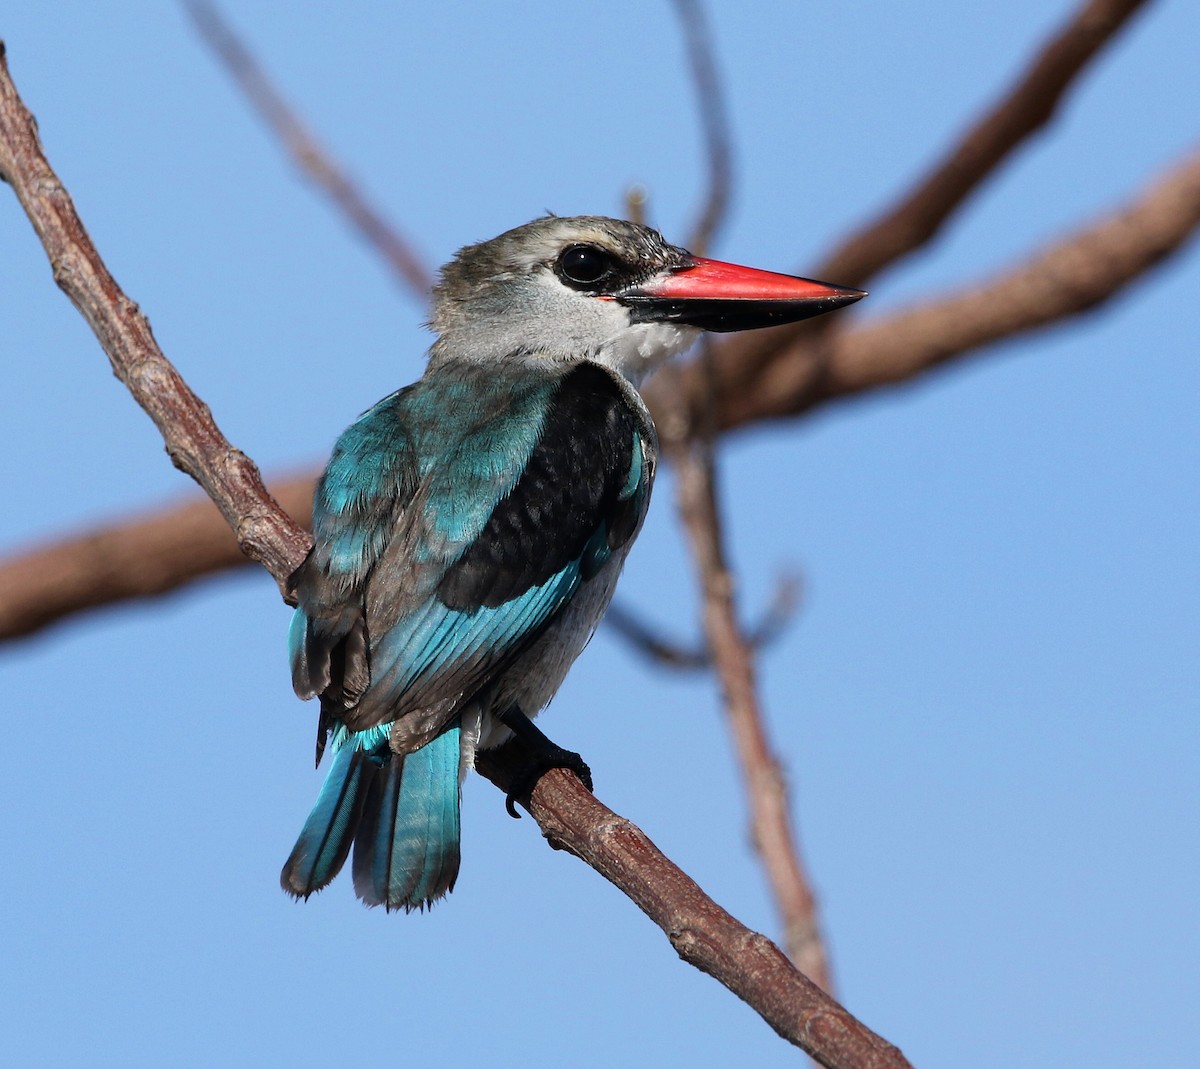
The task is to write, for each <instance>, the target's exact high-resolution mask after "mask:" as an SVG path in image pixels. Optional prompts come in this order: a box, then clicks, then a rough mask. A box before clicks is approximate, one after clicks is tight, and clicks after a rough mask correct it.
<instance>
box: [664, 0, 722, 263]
mask: <svg viewBox="0 0 1200 1069" xmlns="http://www.w3.org/2000/svg"><path fill="white" fill-rule="evenodd" d="M675 11H676V13H677V14H678V16H679V22H680V24H681V25H682V27H683V32H684V35H685V37H686V38H687V52H688V65H689V66H690V68H691V73H692V84H693V85H694V86H695V89H696V104H697V107H698V109H699V114H700V125H701V127H702V128H703V130H704V146H705V157H706V159H707V160H708V193H707V195H706V196H705V199H704V207H703V209H702V210H701V212H700V218H699V219H698V220H697V222H696V226H695V228H694V229H693V230H692V234H691V237H690V238H688V242H687V247H688V248H689V249H691V250H692V252H694V253H698V254H702V253H704V252H705V251H706V250H707V249H708V247H709V246H710V245H711V244H712V239H713V235H714V234H716V232H717V228H718V227H719V226H720V225H721V224H722V222H724V220H725V216H726V214H727V213H728V211H729V190H730V186H731V184H732V174H733V153H732V150H731V148H730V144H731V139H730V136H729V119H728V117H727V116H726V113H725V98H724V94H723V93H722V92H721V83H720V80H719V78H718V77H717V64H716V59H715V57H714V55H713V42H712V29H711V27H710V26H709V24H708V16H707V15H706V14H705V11H704V7H703V5H702V4H700V3H699V0H675Z"/></svg>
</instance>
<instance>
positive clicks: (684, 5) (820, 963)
mask: <svg viewBox="0 0 1200 1069" xmlns="http://www.w3.org/2000/svg"><path fill="white" fill-rule="evenodd" d="M675 6H676V9H677V11H678V13H679V17H680V19H681V21H682V22H683V26H684V30H685V32H686V34H687V38H688V55H689V59H690V66H691V71H692V81H693V83H694V84H695V88H696V99H697V102H698V105H699V111H700V118H701V125H702V126H703V128H704V132H705V145H706V150H707V152H706V155H707V158H708V193H707V196H706V197H705V201H704V209H703V212H702V213H701V217H700V220H699V222H698V224H697V226H696V228H695V231H694V233H693V237H692V248H693V251H695V252H698V253H703V252H705V251H706V249H707V243H708V241H709V240H710V239H711V237H712V235H713V234H714V233H715V231H716V228H717V227H718V226H720V224H721V223H722V222H723V221H724V218H725V214H726V211H727V209H728V206H729V191H730V174H731V167H730V137H729V130H728V126H727V123H726V119H725V107H724V96H723V93H722V88H721V83H720V80H719V79H718V77H717V72H716V62H715V60H714V58H713V54H712V37H711V34H710V33H709V30H708V25H707V23H706V21H705V19H704V13H703V10H702V9H701V7H700V5H699V4H698V3H697V2H695V0H676V5H675ZM711 361H712V344H711V339H708V338H706V339H705V340H704V341H703V342H702V343H701V349H700V366H701V368H702V369H703V370H704V371H705V372H706V373H707V374H706V376H705V378H706V385H707V391H706V395H705V398H704V401H705V409H704V418H703V421H702V424H701V426H700V428H699V434H698V435H697V436H696V437H695V438H694V439H692V440H691V441H688V440H686V439H681V438H673V437H671V436H670V434H669V433H668V434H667V436H665V438H664V441H665V443H666V445H667V454H668V456H669V457H670V459H671V460H672V461H673V463H674V464H675V466H676V469H677V470H678V474H679V482H678V495H679V498H678V499H679V513H680V519H681V520H682V522H683V526H684V529H685V530H686V532H687V534H688V540H689V542H690V544H691V548H692V557H693V559H694V560H695V564H696V574H697V579H698V581H699V583H700V593H701V602H702V605H703V621H704V632H705V636H706V638H707V645H708V649H709V651H710V653H711V655H712V659H713V663H714V667H715V669H716V674H717V678H718V680H719V681H720V686H721V694H722V698H723V705H724V708H725V715H726V719H727V721H728V723H729V728H730V732H731V734H732V735H733V741H734V747H735V750H736V752H737V755H738V760H739V763H740V765H741V771H742V779H743V782H744V785H745V790H746V794H747V795H748V797H749V802H750V838H751V841H752V842H753V843H754V845H755V848H756V850H757V852H758V855H759V857H760V859H761V860H762V863H763V868H764V869H765V871H766V875H767V884H768V886H769V887H770V889H771V893H772V896H773V898H774V900H775V906H776V908H777V909H778V910H779V913H780V916H781V918H782V920H783V928H784V933H785V942H786V945H787V949H788V954H789V956H790V957H791V959H792V961H794V962H795V963H796V965H797V966H798V967H799V968H800V970H801V971H802V972H803V973H804V974H805V975H806V976H808V977H809V978H810V979H812V980H813V981H814V982H815V983H816V984H817V985H818V986H819V987H821V988H823V989H824V990H826V991H829V990H831V986H830V977H829V962H828V958H827V956H826V953H825V946H824V942H823V940H822V938H821V930H820V926H819V925H818V923H817V910H816V902H815V900H814V898H813V894H812V890H811V888H810V886H809V882H808V876H807V874H806V872H805V870H804V865H803V864H802V862H801V861H800V847H799V843H798V842H797V841H796V834H795V830H794V828H793V826H792V821H791V815H790V802H789V799H788V792H787V786H786V783H785V780H784V775H783V766H782V765H781V763H780V761H779V759H778V757H776V756H775V754H774V753H773V752H772V748H771V745H770V742H769V740H768V734H767V727H766V723H765V721H764V719H763V710H762V703H761V701H760V700H759V696H758V679H757V672H756V670H755V664H754V648H753V646H752V645H751V643H750V642H749V641H748V640H747V638H746V636H745V635H744V634H743V633H742V629H741V625H740V623H739V622H738V615H737V607H736V603H735V598H734V577H733V573H732V571H731V569H730V567H729V562H728V559H727V557H726V554H725V547H724V533H723V531H722V526H721V515H720V509H719V507H718V505H717V479H718V466H717V456H716V450H715V448H714V442H715V437H716V433H715V427H714V424H713V421H712V412H713V408H714V406H715V401H716V397H715V393H714V389H713V387H714V382H713V379H712V376H711ZM679 423H680V420H678V419H668V420H667V421H666V425H667V427H668V428H673V427H675V426H677V425H678V424H679Z"/></svg>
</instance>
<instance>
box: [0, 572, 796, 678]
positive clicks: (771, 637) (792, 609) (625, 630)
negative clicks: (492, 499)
mask: <svg viewBox="0 0 1200 1069" xmlns="http://www.w3.org/2000/svg"><path fill="white" fill-rule="evenodd" d="M3 576H4V571H3V566H0V579H2V578H3ZM2 587H3V584H2V583H0V589H2ZM799 605H800V581H799V580H798V579H797V578H796V577H795V576H792V575H785V576H783V577H782V578H781V579H780V580H779V581H778V583H776V586H775V594H774V596H773V597H772V598H771V604H770V605H768V606H767V611H766V612H764V613H763V615H762V619H760V620H759V621H758V623H757V624H755V625H754V626H753V627H750V628H747V629H746V644H747V645H748V646H749V647H750V648H751V649H752V650H754V651H755V652H758V651H759V650H762V649H765V648H766V647H767V646H769V645H770V644H771V643H772V642H774V641H775V639H777V638H778V637H779V636H780V635H781V634H782V633H783V630H784V628H786V627H787V625H788V624H789V623H791V621H792V617H794V616H795V614H796V609H797V608H798V607H799ZM3 614H4V599H3V597H2V596H0V621H3V618H4V615H3ZM604 626H605V627H606V628H609V629H610V630H612V631H615V632H616V633H617V634H618V635H620V637H621V638H623V639H624V640H625V641H626V642H628V643H629V645H630V646H631V647H632V648H633V650H634V651H635V652H636V653H640V654H641V655H642V656H643V657H646V658H648V659H649V660H651V661H654V662H655V663H656V664H660V665H664V666H666V667H667V668H679V669H683V670H684V671H688V670H692V669H704V668H711V667H713V658H712V655H711V654H710V653H709V651H708V646H707V645H705V644H703V643H702V644H699V645H693V646H687V645H685V644H684V643H682V642H679V641H676V640H673V639H669V638H666V637H665V636H664V635H662V634H661V633H660V632H658V631H657V630H656V629H655V628H653V627H651V625H650V624H648V623H647V622H646V621H645V620H643V619H642V618H641V617H640V616H638V614H637V613H635V612H633V611H632V610H630V609H626V608H625V607H624V606H622V605H621V604H620V603H619V602H616V601H614V602H613V603H612V604H611V605H610V606H609V607H608V612H606V613H605V614H604ZM3 637H4V634H3V631H0V639H2V638H3Z"/></svg>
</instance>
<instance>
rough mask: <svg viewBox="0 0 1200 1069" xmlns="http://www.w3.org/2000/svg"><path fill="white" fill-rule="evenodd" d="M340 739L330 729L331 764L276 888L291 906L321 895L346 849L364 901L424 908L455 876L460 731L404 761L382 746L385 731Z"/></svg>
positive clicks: (448, 732) (441, 737) (453, 728)
mask: <svg viewBox="0 0 1200 1069" xmlns="http://www.w3.org/2000/svg"><path fill="white" fill-rule="evenodd" d="M344 731H345V729H344V728H341V729H338V730H336V731H335V738H334V745H335V746H336V747H337V749H336V752H335V754H334V759H333V763H332V765H331V766H330V769H329V774H328V776H326V778H325V783H324V785H323V786H322V788H321V793H320V794H319V795H318V797H317V802H316V805H315V806H313V810H312V812H311V813H310V814H309V817H308V820H307V821H306V822H305V824H304V829H303V831H301V833H300V838H299V839H298V840H297V842H296V846H295V848H294V849H293V850H292V855H291V857H289V858H288V860H287V864H285V865H284V867H283V874H282V877H281V882H282V884H283V888H284V890H285V891H287V892H289V893H290V894H292V895H295V896H296V897H297V898H307V897H308V896H309V895H310V894H312V893H313V892H314V891H319V890H320V889H321V888H322V887H324V886H325V885H326V884H328V883H329V882H330V881H331V880H332V879H333V878H334V876H336V875H337V874H338V872H339V871H340V869H341V868H342V865H343V864H345V861H346V857H347V855H348V854H349V852H350V846H351V844H352V843H353V845H354V865H353V874H354V890H355V891H356V893H357V894H358V897H359V898H361V899H362V900H363V902H365V903H366V904H367V905H368V906H384V907H385V908H386V909H388V910H389V911H390V910H393V909H405V910H413V909H423V908H424V907H425V906H427V905H431V904H432V903H433V902H434V901H436V900H437V899H438V898H441V897H442V895H444V894H446V893H447V892H448V891H450V890H451V888H453V886H454V881H455V879H456V878H457V876H458V866H459V740H460V735H461V731H460V729H459V725H458V724H457V722H456V723H455V724H453V725H452V726H451V727H449V728H447V729H446V730H445V731H443V732H442V734H441V735H439V736H438V737H437V738H435V739H434V740H433V741H432V742H430V743H428V744H426V745H425V746H423V747H421V749H419V750H416V751H414V752H413V753H410V754H407V755H405V756H403V757H401V756H399V755H397V754H394V753H393V752H392V751H391V749H390V747H389V746H388V741H387V728H386V726H381V727H376V728H370V729H368V730H366V731H361V732H357V733H354V734H350V735H349V736H346V735H343V737H342V738H341V739H338V738H337V737H336V736H337V735H338V734H339V733H341V732H344ZM339 743H340V745H339Z"/></svg>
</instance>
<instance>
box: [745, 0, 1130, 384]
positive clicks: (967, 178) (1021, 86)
mask: <svg viewBox="0 0 1200 1069" xmlns="http://www.w3.org/2000/svg"><path fill="white" fill-rule="evenodd" d="M1145 3H1146V0H1086V2H1084V3H1083V4H1082V5H1081V6H1080V7H1079V8H1078V9H1077V10H1076V11H1075V13H1074V15H1072V17H1071V18H1070V20H1069V21H1068V22H1067V23H1066V25H1065V26H1063V27H1062V29H1061V30H1059V32H1058V33H1057V34H1055V36H1054V37H1053V38H1052V39H1051V40H1050V41H1048V42H1047V43H1046V45H1045V46H1044V47H1043V48H1042V50H1041V51H1040V52H1039V53H1038V54H1037V56H1035V57H1034V59H1033V61H1032V62H1031V63H1030V64H1029V66H1028V67H1027V68H1026V69H1025V71H1024V73H1023V74H1022V75H1021V77H1020V78H1018V79H1017V81H1016V82H1015V83H1014V84H1013V85H1012V86H1011V87H1010V88H1009V90H1008V91H1007V92H1006V93H1005V94H1004V95H1003V96H1002V97H1001V98H1000V99H999V100H998V101H997V102H996V103H995V104H994V105H993V106H992V107H991V108H990V109H989V110H987V111H986V112H984V114H983V116H982V117H981V118H980V119H979V120H978V121H977V122H976V123H974V125H972V126H971V128H970V129H969V130H967V132H966V133H965V134H964V135H963V136H962V137H961V138H960V139H959V140H958V141H957V142H956V143H954V144H953V145H952V146H951V148H950V149H949V151H948V152H947V153H946V154H945V155H944V156H943V157H941V158H940V159H939V160H937V161H936V162H935V163H934V165H933V166H932V167H931V168H930V170H929V172H928V173H927V174H926V176H925V177H924V178H923V179H922V180H921V181H919V182H918V183H917V184H916V185H915V186H913V187H912V188H910V189H909V190H908V191H907V192H905V193H904V194H903V195H902V196H901V197H900V198H899V200H897V201H896V202H895V203H894V204H892V205H891V206H890V207H888V208H886V209H884V211H883V212H881V213H880V215H879V216H877V217H876V218H875V219H873V220H872V221H871V222H870V223H867V224H866V225H865V226H863V227H861V228H860V229H859V230H857V231H856V232H855V233H853V234H851V235H850V237H848V238H846V239H844V240H843V241H842V242H841V243H840V244H839V245H838V246H837V247H836V248H835V249H834V251H833V252H831V253H830V254H828V255H827V256H825V258H824V259H823V260H822V261H821V262H820V264H819V265H818V266H817V267H816V268H814V269H813V274H814V275H815V276H816V277H818V278H828V279H831V280H834V281H837V282H839V283H840V284H842V285H844V286H860V287H861V286H865V285H866V283H867V282H869V281H870V279H871V278H872V277H874V276H875V275H876V274H878V272H880V271H881V270H883V269H884V268H885V267H889V266H891V265H893V264H895V263H896V262H897V261H898V260H900V259H901V258H903V257H904V256H907V255H908V254H909V253H912V252H914V251H915V250H917V249H919V248H921V247H922V246H923V245H925V244H927V243H928V242H929V241H930V240H932V239H933V238H934V237H935V236H936V235H937V234H938V232H939V231H940V230H941V228H942V226H943V225H944V224H945V223H946V221H947V220H948V219H949V218H950V217H951V216H952V215H953V214H954V213H955V212H956V211H957V210H958V209H959V208H960V207H962V205H963V204H964V203H965V202H966V200H967V199H968V198H969V197H970V195H971V194H972V193H973V192H974V191H975V190H976V189H978V188H979V186H980V185H981V184H982V183H983V182H984V181H985V180H986V179H987V178H988V177H989V176H990V175H992V174H993V173H994V172H995V170H996V169H997V168H998V167H999V166H1000V164H1002V163H1003V162H1004V161H1005V160H1006V159H1007V158H1008V157H1009V156H1010V155H1011V154H1012V153H1013V152H1014V151H1015V150H1016V149H1017V148H1019V147H1020V146H1021V145H1023V144H1024V143H1025V141H1026V140H1027V139H1028V138H1029V137H1031V136H1032V135H1033V134H1035V133H1037V132H1038V131H1039V130H1040V129H1042V127H1044V126H1045V125H1046V124H1047V123H1048V122H1049V121H1050V120H1051V119H1052V118H1053V117H1054V114H1055V113H1056V111H1057V110H1058V108H1059V106H1060V105H1061V103H1062V101H1063V100H1064V99H1065V97H1066V93H1067V91H1068V90H1069V89H1070V88H1071V86H1072V85H1074V83H1075V81H1076V79H1077V78H1078V76H1079V75H1080V74H1081V73H1082V72H1083V71H1084V70H1086V69H1087V66H1088V64H1089V63H1090V62H1091V61H1092V60H1093V59H1094V58H1095V57H1096V55H1097V54H1098V53H1099V52H1100V51H1101V49H1102V48H1103V47H1104V45H1105V44H1107V43H1108V42H1109V41H1110V40H1112V38H1113V37H1115V36H1116V34H1117V32H1118V31H1119V30H1120V29H1121V28H1122V27H1123V26H1124V25H1125V24H1126V22H1128V21H1129V19H1130V17H1131V16H1132V15H1133V14H1134V13H1135V12H1136V11H1137V10H1138V9H1139V8H1141V7H1142V6H1144V4H1145ZM847 319H848V317H847V316H845V315H843V316H841V317H839V318H838V319H836V320H831V319H816V320H812V321H809V322H804V323H797V324H794V325H792V326H787V327H779V328H778V329H775V330H769V331H756V332H754V334H750V335H743V336H741V337H738V338H731V339H730V340H729V341H727V342H726V343H725V344H724V345H723V346H722V347H721V357H722V360H723V361H735V362H737V363H739V364H740V365H741V366H742V368H743V369H745V371H746V373H749V372H751V371H755V372H757V371H758V369H760V368H761V367H763V366H764V365H766V364H769V363H771V362H772V361H774V360H778V359H782V358H784V357H785V354H786V352H787V350H788V349H789V348H790V347H791V346H793V345H795V344H796V343H798V342H799V341H801V340H803V339H811V338H814V337H817V336H820V335H824V334H827V333H831V332H833V331H836V330H838V329H841V328H843V327H844V326H845V323H846V321H847Z"/></svg>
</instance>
